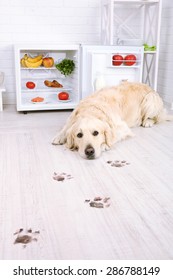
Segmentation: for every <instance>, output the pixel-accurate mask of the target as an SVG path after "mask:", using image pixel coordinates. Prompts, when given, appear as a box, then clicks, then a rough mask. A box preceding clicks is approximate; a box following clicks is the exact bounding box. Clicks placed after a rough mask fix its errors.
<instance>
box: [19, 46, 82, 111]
mask: <svg viewBox="0 0 173 280" xmlns="http://www.w3.org/2000/svg"><path fill="white" fill-rule="evenodd" d="M25 54H27V55H29V56H31V57H35V56H37V55H40V54H42V55H43V57H53V59H54V61H55V64H56V63H58V62H60V61H61V60H62V59H64V58H69V59H72V60H73V61H74V63H75V70H74V72H73V73H72V74H70V75H69V76H67V77H65V76H64V75H62V74H61V73H60V72H59V71H58V70H57V68H56V67H55V66H53V67H51V68H45V67H43V66H40V67H38V68H26V67H22V66H21V63H20V60H21V58H22V57H23V56H24V55H25ZM15 65H16V96H17V110H18V111H24V112H27V111H34V110H53V109H54V110H56V109H73V108H75V106H76V105H77V104H78V103H79V99H80V93H79V46H78V45H70V46H69V45H56V46H52V45H51V46H38V45H37V46H28V45H27V46H23V45H18V46H15ZM45 80H49V81H52V80H56V81H58V82H59V83H60V84H62V85H63V87H62V88H52V87H47V86H45V84H44V81H45ZM28 81H32V82H34V84H35V85H36V86H35V88H34V89H28V88H27V87H26V83H27V82H28ZM62 91H65V92H68V93H69V99H68V100H64V101H61V100H59V99H58V93H59V92H62ZM35 97H42V98H44V101H43V102H37V103H34V102H32V99H33V98H35Z"/></svg>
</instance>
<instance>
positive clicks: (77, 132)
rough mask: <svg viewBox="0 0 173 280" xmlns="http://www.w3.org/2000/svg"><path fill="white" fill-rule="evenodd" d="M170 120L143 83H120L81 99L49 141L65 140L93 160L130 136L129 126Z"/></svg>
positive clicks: (145, 125)
mask: <svg viewBox="0 0 173 280" xmlns="http://www.w3.org/2000/svg"><path fill="white" fill-rule="evenodd" d="M170 119H172V117H171V116H169V115H167V114H166V111H165V109H164V107H163V102H162V99H161V98H160V96H159V95H158V93H157V92H155V91H154V90H152V89H151V88H150V87H149V86H148V85H145V84H141V83H130V82H123V83H121V84H120V85H119V86H116V87H111V88H104V89H102V90H100V91H97V92H95V93H94V94H92V95H90V96H88V97H86V98H85V99H83V100H82V101H81V102H80V103H79V105H78V106H77V108H76V109H75V110H74V111H73V112H72V114H71V115H70V117H69V119H68V120H67V123H66V124H65V126H64V128H63V129H62V130H61V131H60V132H59V133H58V134H57V135H56V136H55V138H54V139H53V142H52V143H53V144H55V145H56V144H65V143H66V146H67V147H68V148H69V149H71V150H74V149H77V150H78V151H79V154H80V155H81V156H82V157H84V158H88V159H93V158H97V157H99V156H100V154H101V152H102V151H105V150H108V149H110V147H111V146H112V145H113V144H115V143H116V142H117V141H120V140H123V139H125V138H127V137H129V136H133V133H132V131H131V129H130V128H131V127H136V126H140V125H142V126H144V127H151V126H152V125H153V124H155V123H159V122H161V121H163V120H170Z"/></svg>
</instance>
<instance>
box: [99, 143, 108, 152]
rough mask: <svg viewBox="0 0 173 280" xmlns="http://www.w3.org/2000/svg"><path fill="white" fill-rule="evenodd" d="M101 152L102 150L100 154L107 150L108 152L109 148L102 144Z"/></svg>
mask: <svg viewBox="0 0 173 280" xmlns="http://www.w3.org/2000/svg"><path fill="white" fill-rule="evenodd" d="M101 150H102V152H105V151H109V150H110V147H109V146H108V145H106V144H105V143H104V144H102V146H101Z"/></svg>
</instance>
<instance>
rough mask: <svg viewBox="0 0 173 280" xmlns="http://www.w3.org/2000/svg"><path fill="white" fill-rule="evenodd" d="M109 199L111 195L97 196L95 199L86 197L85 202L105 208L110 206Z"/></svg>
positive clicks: (91, 205)
mask: <svg viewBox="0 0 173 280" xmlns="http://www.w3.org/2000/svg"><path fill="white" fill-rule="evenodd" d="M109 200H110V197H104V198H102V197H100V196H96V197H95V198H94V199H93V200H90V199H86V200H85V202H87V203H89V205H90V207H95V208H105V207H109V206H110V203H109Z"/></svg>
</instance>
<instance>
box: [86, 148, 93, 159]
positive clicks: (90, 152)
mask: <svg viewBox="0 0 173 280" xmlns="http://www.w3.org/2000/svg"><path fill="white" fill-rule="evenodd" d="M94 153H95V150H94V148H93V147H92V146H90V145H89V146H87V147H86V149H85V154H86V156H87V157H88V158H92V157H93V156H94Z"/></svg>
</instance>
